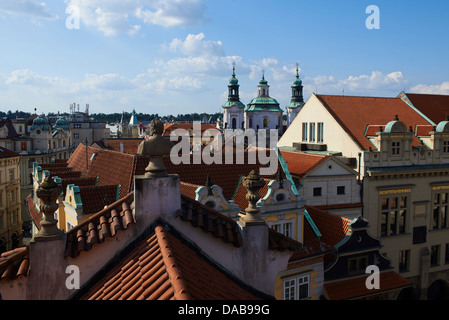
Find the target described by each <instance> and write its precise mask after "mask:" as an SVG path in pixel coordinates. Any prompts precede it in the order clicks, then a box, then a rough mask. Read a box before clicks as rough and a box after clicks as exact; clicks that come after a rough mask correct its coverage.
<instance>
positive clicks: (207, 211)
mask: <svg viewBox="0 0 449 320" xmlns="http://www.w3.org/2000/svg"><path fill="white" fill-rule="evenodd" d="M177 216H178V217H180V218H181V219H182V220H183V221H188V222H190V223H191V224H192V226H193V227H198V228H201V229H203V231H204V232H208V233H211V234H212V235H213V236H214V237H216V238H221V239H222V240H223V241H224V242H227V243H231V244H233V245H234V246H235V247H240V246H241V245H242V238H241V235H240V230H239V227H238V226H237V223H236V222H235V221H234V220H232V219H230V218H228V217H226V216H224V215H222V214H220V213H219V212H217V211H215V210H213V209H211V208H209V207H207V206H205V205H203V204H201V203H199V202H198V201H195V200H194V199H192V198H189V197H187V196H185V195H181V211H179V212H178V213H177Z"/></svg>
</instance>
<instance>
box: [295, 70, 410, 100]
mask: <svg viewBox="0 0 449 320" xmlns="http://www.w3.org/2000/svg"><path fill="white" fill-rule="evenodd" d="M303 83H304V86H305V88H307V90H308V91H310V92H312V91H313V92H315V91H318V93H329V94H342V92H343V90H344V93H345V94H354V95H359V94H361V95H385V94H387V93H390V94H392V95H395V94H396V95H397V94H398V93H399V92H400V91H401V90H403V88H404V87H406V86H408V83H409V81H408V79H406V78H405V77H404V75H403V74H402V72H400V71H395V72H391V73H388V74H386V75H384V74H383V73H382V72H380V71H372V72H371V74H369V75H358V76H349V77H348V78H346V79H337V78H335V77H334V76H323V75H321V76H316V77H313V78H306V79H304V80H303Z"/></svg>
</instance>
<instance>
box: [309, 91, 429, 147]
mask: <svg viewBox="0 0 449 320" xmlns="http://www.w3.org/2000/svg"><path fill="white" fill-rule="evenodd" d="M317 98H318V99H319V100H320V101H321V103H322V104H323V105H324V107H325V108H326V109H327V110H328V111H329V113H330V114H331V115H332V116H333V117H334V118H335V120H336V121H337V122H338V123H339V124H340V126H341V127H342V128H343V130H345V131H346V132H347V133H348V134H349V136H350V137H351V138H352V139H353V140H354V141H355V143H356V144H357V145H358V146H359V147H360V148H361V149H362V150H369V148H370V147H372V148H373V149H375V148H376V146H374V145H373V144H372V143H371V142H370V141H369V139H368V138H367V137H366V136H365V129H366V126H367V125H383V126H385V125H386V124H387V123H388V122H390V121H392V120H394V119H395V116H396V115H398V116H399V120H400V121H402V122H404V123H405V125H406V126H407V128H408V127H410V126H412V127H414V126H415V125H426V124H430V123H429V122H428V121H427V120H426V119H425V118H423V117H422V116H421V115H419V114H418V113H417V112H416V111H414V110H413V109H412V108H410V107H409V106H408V105H407V104H406V103H405V102H404V101H402V100H401V99H400V98H380V97H355V96H333V95H317Z"/></svg>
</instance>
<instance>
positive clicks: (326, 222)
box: [305, 206, 352, 247]
mask: <svg viewBox="0 0 449 320" xmlns="http://www.w3.org/2000/svg"><path fill="white" fill-rule="evenodd" d="M305 208H306V210H307V212H308V213H309V215H310V217H311V218H312V220H313V222H315V225H316V226H317V227H318V229H319V230H320V233H321V235H322V236H321V240H322V241H324V242H325V243H327V244H328V245H329V246H331V247H333V246H335V245H336V244H337V243H338V242H340V241H341V240H342V239H343V238H344V237H345V236H346V235H347V234H348V232H349V224H350V222H351V221H352V220H351V219H348V218H345V217H341V216H339V215H336V214H333V213H330V212H329V211H325V210H320V209H317V208H315V207H312V206H305Z"/></svg>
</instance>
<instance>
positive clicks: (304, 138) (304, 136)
mask: <svg viewBox="0 0 449 320" xmlns="http://www.w3.org/2000/svg"><path fill="white" fill-rule="evenodd" d="M307 128H308V125H307V123H306V122H303V123H302V141H307Z"/></svg>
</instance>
